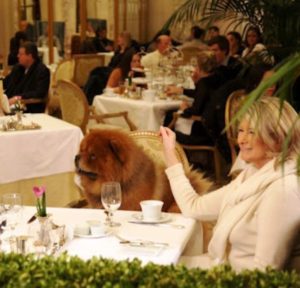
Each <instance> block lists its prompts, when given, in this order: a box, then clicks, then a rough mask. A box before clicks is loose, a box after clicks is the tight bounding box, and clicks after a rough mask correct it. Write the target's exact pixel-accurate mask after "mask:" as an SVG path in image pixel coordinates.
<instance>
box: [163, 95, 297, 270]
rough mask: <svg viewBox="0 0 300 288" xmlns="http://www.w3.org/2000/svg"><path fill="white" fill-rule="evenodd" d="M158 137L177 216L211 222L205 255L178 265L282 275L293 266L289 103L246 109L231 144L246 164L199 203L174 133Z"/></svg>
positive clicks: (293, 121) (293, 144)
mask: <svg viewBox="0 0 300 288" xmlns="http://www.w3.org/2000/svg"><path fill="white" fill-rule="evenodd" d="M160 133H161V135H162V139H163V144H164V148H165V157H166V163H167V166H168V168H167V169H166V174H167V176H168V178H169V181H170V184H171V188H172V192H173V194H174V197H175V199H176V202H177V204H178V206H179V208H180V209H181V211H182V213H183V214H184V215H185V216H187V217H193V218H195V219H197V220H200V221H201V220H207V219H210V220H216V221H217V224H216V226H215V229H214V232H213V236H212V238H211V241H210V243H209V247H208V254H204V255H200V256H195V257H183V258H182V263H185V264H186V265H187V266H189V267H195V266H196V267H202V268H208V267H211V266H213V265H217V264H221V263H228V264H230V265H231V266H232V267H233V268H234V269H235V270H237V271H240V270H242V269H254V268H258V269H265V268H266V267H267V266H271V267H273V268H275V269H282V268H286V267H287V265H288V264H290V263H291V261H294V260H295V259H296V256H297V255H296V252H295V251H296V250H297V249H296V248H297V247H296V246H297V245H298V246H300V245H299V243H300V242H299V240H300V239H299V227H300V208H299V207H300V184H299V176H298V175H297V158H298V157H299V155H300V119H299V115H297V113H296V112H295V111H294V109H293V108H292V107H291V106H290V104H288V103H287V102H285V101H284V102H283V103H281V102H280V100H279V99H278V98H276V97H264V98H262V99H259V100H257V101H256V102H255V103H254V104H253V105H252V106H251V107H250V108H249V109H248V110H247V112H246V114H245V115H244V117H243V118H242V119H241V121H240V123H239V129H238V137H237V141H238V144H239V147H240V155H241V157H242V159H243V160H244V161H246V162H248V163H249V165H247V167H246V168H245V169H244V170H243V171H242V172H241V173H240V174H239V175H238V176H237V178H235V179H234V180H233V181H231V182H230V183H229V184H228V185H226V186H224V187H222V188H220V189H218V190H216V191H213V192H210V193H208V194H206V195H203V196H199V195H198V194H197V191H194V190H193V188H192V186H191V185H190V183H189V181H188V179H187V178H186V176H185V174H184V171H183V168H182V165H181V164H180V163H179V161H178V160H177V158H176V156H175V153H174V151H175V149H174V147H175V134H174V133H173V132H172V131H171V130H170V129H168V128H164V127H161V129H160ZM286 140H288V142H286ZM296 244H297V245H296ZM298 251H299V247H298Z"/></svg>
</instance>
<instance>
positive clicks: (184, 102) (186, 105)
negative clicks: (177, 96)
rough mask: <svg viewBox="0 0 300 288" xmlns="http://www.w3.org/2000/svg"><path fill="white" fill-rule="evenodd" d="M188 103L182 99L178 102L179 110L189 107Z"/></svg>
mask: <svg viewBox="0 0 300 288" xmlns="http://www.w3.org/2000/svg"><path fill="white" fill-rule="evenodd" d="M189 107H190V104H189V103H188V102H187V101H182V102H181V103H180V110H182V111H184V110H185V109H186V108H189Z"/></svg>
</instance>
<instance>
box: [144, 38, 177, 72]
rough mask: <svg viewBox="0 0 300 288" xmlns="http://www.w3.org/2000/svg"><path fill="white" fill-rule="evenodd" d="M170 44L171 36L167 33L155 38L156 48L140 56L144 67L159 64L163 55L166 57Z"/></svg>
mask: <svg viewBox="0 0 300 288" xmlns="http://www.w3.org/2000/svg"><path fill="white" fill-rule="evenodd" d="M170 45H171V38H170V36H167V35H161V36H159V37H158V38H157V39H156V50H155V51H153V52H150V53H148V54H146V55H145V56H144V57H143V58H142V66H143V67H144V68H156V67H158V66H159V64H160V62H161V60H162V58H163V57H166V56H167V55H168V52H169V48H170Z"/></svg>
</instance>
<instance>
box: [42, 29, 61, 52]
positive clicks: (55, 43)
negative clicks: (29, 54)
mask: <svg viewBox="0 0 300 288" xmlns="http://www.w3.org/2000/svg"><path fill="white" fill-rule="evenodd" d="M48 41H49V38H48V27H47V26H46V27H45V30H44V34H43V35H41V36H40V37H39V38H38V40H37V46H38V47H49V43H48ZM52 41H53V46H54V47H56V48H57V52H58V54H59V55H60V56H61V55H62V46H61V43H60V41H59V39H58V37H57V36H55V35H53V37H52Z"/></svg>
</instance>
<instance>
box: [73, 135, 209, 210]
mask: <svg viewBox="0 0 300 288" xmlns="http://www.w3.org/2000/svg"><path fill="white" fill-rule="evenodd" d="M75 162H76V172H77V173H78V175H79V176H80V180H81V186H82V187H83V189H84V195H85V197H86V199H87V202H88V204H89V206H91V207H93V208H99V207H102V205H101V185H102V183H104V182H109V181H117V182H120V184H121V189H122V204H121V207H120V209H123V210H136V211H138V210H140V204H139V203H140V201H142V200H146V199H159V200H162V201H163V202H164V205H163V211H173V212H175V211H179V210H178V208H177V206H176V204H175V200H174V198H173V195H172V192H171V188H170V184H169V181H168V179H167V176H166V174H165V172H164V169H165V167H163V166H161V165H160V164H157V163H155V162H154V161H153V160H152V159H151V158H150V157H149V156H148V155H147V154H146V153H145V152H144V150H143V148H142V147H140V146H138V144H136V142H135V141H134V139H132V138H131V137H130V135H128V134H125V133H124V132H121V131H118V130H93V131H92V132H90V133H89V134H87V135H86V136H85V137H84V139H83V140H82V142H81V144H80V151H79V153H78V155H77V156H76V158H75ZM186 173H187V176H188V178H189V179H190V181H191V184H192V186H193V187H194V188H195V189H196V191H197V192H205V191H207V190H208V188H209V186H210V182H209V181H207V180H206V179H203V177H202V175H201V174H200V173H198V172H195V171H191V170H189V171H186Z"/></svg>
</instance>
